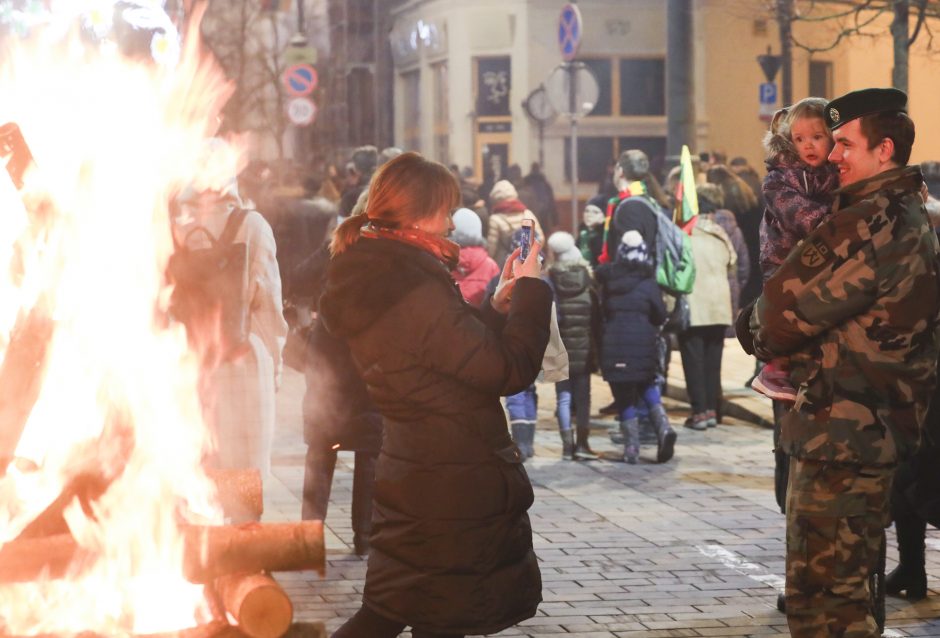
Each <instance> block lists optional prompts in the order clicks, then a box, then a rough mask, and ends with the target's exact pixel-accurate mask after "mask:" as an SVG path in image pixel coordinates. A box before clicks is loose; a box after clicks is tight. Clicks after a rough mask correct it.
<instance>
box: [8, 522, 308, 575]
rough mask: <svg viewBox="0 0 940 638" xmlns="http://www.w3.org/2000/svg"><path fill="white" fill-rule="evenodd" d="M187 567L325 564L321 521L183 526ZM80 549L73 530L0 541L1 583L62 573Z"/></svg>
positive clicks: (215, 569) (211, 571)
mask: <svg viewBox="0 0 940 638" xmlns="http://www.w3.org/2000/svg"><path fill="white" fill-rule="evenodd" d="M182 532H183V544H184V550H183V552H184V554H183V573H184V575H185V576H186V578H187V579H188V580H189V581H190V582H193V583H207V582H210V581H212V580H213V579H215V578H218V577H220V576H224V575H226V574H234V573H238V572H261V571H301V570H307V569H315V570H317V571H319V572H320V573H322V572H323V567H324V559H325V556H324V548H323V523H322V522H320V521H301V522H297V523H247V524H245V525H222V526H198V525H188V526H184V527H183V529H182ZM78 551H79V548H78V544H77V543H76V542H75V540H74V539H73V538H72V537H71V535H69V534H56V535H54V536H45V537H42V538H28V539H17V540H14V541H11V542H9V543H7V544H6V545H3V546H2V547H0V583H3V582H22V581H29V580H38V579H40V578H43V577H46V578H59V577H62V576H63V575H64V574H65V572H66V571H67V569H68V567H69V565H70V564H71V563H72V561H73V559H74V558H76V556H77V553H78Z"/></svg>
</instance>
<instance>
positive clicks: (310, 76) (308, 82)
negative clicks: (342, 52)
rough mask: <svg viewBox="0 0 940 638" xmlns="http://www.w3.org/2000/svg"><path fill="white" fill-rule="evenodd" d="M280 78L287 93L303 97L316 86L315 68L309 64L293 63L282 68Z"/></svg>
mask: <svg viewBox="0 0 940 638" xmlns="http://www.w3.org/2000/svg"><path fill="white" fill-rule="evenodd" d="M281 80H282V81H283V83H284V88H285V89H287V92H288V93H290V94H291V95H293V96H295V97H303V96H305V95H310V94H311V93H312V92H313V90H314V89H315V88H317V70H316V69H314V68H313V67H312V66H310V65H309V64H295V65H293V66H289V67H287V69H285V70H284V74H283V75H282V76H281Z"/></svg>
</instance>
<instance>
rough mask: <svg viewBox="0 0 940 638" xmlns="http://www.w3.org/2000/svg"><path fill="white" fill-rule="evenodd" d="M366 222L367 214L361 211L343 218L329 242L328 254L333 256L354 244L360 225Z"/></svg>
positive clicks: (360, 228) (367, 221) (367, 220)
mask: <svg viewBox="0 0 940 638" xmlns="http://www.w3.org/2000/svg"><path fill="white" fill-rule="evenodd" d="M368 223H369V216H368V215H365V214H362V213H360V214H359V215H353V216H352V217H349V218H347V219H345V220H343V223H342V224H340V225H339V226H338V227H337V228H336V232H334V233H333V240H332V241H331V242H330V254H331V255H333V256H334V257H335V256H336V255H338V254H340V253H341V252H343V251H344V250H346V249H347V248H349V247H350V246H352V245H353V244H355V243H356V241H358V240H359V232H360V231H361V230H362V227H363V226H365V225H366V224H368Z"/></svg>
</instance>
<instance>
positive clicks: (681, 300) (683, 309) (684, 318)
mask: <svg viewBox="0 0 940 638" xmlns="http://www.w3.org/2000/svg"><path fill="white" fill-rule="evenodd" d="M675 299H676V303H675V305H674V306H673V308H672V312H670V313H669V316H668V317H666V323H665V325H664V326H663V332H671V333H674V334H681V333H683V332H685V331H686V330H688V329H689V324H690V323H691V321H692V318H691V311H690V309H689V299H688V297H687V296H686V295H679V296H678V297H676V298H675Z"/></svg>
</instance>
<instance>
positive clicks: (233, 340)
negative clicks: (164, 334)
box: [167, 209, 250, 359]
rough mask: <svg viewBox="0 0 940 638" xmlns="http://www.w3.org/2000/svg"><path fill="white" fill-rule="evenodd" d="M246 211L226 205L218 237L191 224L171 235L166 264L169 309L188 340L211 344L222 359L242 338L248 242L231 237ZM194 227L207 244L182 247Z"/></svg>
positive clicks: (244, 334)
mask: <svg viewBox="0 0 940 638" xmlns="http://www.w3.org/2000/svg"><path fill="white" fill-rule="evenodd" d="M247 214H248V213H247V211H245V210H242V209H236V210H234V211H232V213H231V214H230V215H229V218H228V220H227V221H226V223H225V228H224V229H223V230H222V234H221V235H220V236H219V238H218V239H216V238H215V237H213V236H212V233H210V232H209V230H208V229H207V228H205V227H204V226H197V227H196V228H193V229H191V230H190V231H189V232H188V233H187V234H186V237H185V238H184V239H183V241H182V243H177V242H176V241H175V240H174V244H175V247H176V249H175V251H174V252H173V254H172V255H171V256H170V261H169V264H168V265H167V271H168V275H169V279H170V282H171V283H172V284H173V285H174V288H173V294H172V296H171V297H170V313H171V314H172V316H173V317H174V318H176V319H178V320H179V321H180V322H182V323H183V325H185V326H186V334H187V335H188V337H189V341H190V343H191V344H193V345H194V346H196V348H197V349H199V350H205V349H207V348H213V350H215V351H216V352H218V354H219V355H220V357H221V358H222V359H229V358H232V357H234V356H235V355H236V354H237V353H239V352H240V351H243V350H244V346H246V345H247V343H248V331H249V327H250V326H249V314H248V311H249V308H248V302H249V300H248V245H247V244H245V243H244V242H239V243H235V242H234V241H233V240H234V239H235V235H236V234H237V233H238V229H239V228H240V227H241V225H242V222H243V221H244V219H245V216H246V215H247ZM200 232H201V233H203V234H205V235H206V237H208V238H209V244H210V246H209V247H208V248H188V247H187V243H188V242H189V239H190V238H191V237H193V236H194V235H195V234H197V233H200ZM216 348H217V349H216Z"/></svg>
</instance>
